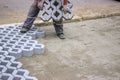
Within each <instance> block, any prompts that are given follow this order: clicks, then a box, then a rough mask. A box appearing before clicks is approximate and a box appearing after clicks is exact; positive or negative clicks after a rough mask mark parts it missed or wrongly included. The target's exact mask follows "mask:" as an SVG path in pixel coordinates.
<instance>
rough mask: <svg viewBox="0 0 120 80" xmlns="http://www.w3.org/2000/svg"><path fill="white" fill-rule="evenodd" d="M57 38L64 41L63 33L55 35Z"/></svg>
mask: <svg viewBox="0 0 120 80" xmlns="http://www.w3.org/2000/svg"><path fill="white" fill-rule="evenodd" d="M57 36H58V37H59V38H60V39H65V36H64V34H63V33H62V34H57Z"/></svg>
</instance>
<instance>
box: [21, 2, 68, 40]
mask: <svg viewBox="0 0 120 80" xmlns="http://www.w3.org/2000/svg"><path fill="white" fill-rule="evenodd" d="M49 1H50V0H49ZM61 1H62V0H61ZM43 2H44V0H34V2H33V4H32V6H31V8H30V10H29V13H28V17H27V19H26V20H25V22H24V24H23V26H22V29H21V30H20V32H21V33H26V32H27V31H29V30H30V28H31V26H32V24H33V22H34V20H35V17H37V15H38V13H39V11H40V10H42V9H43V8H44V6H43ZM63 11H64V12H65V13H66V12H68V11H69V9H68V0H64V4H63ZM53 25H54V28H55V31H56V35H57V36H58V37H59V38H60V39H65V36H64V31H63V20H62V18H61V19H60V20H59V21H55V20H53Z"/></svg>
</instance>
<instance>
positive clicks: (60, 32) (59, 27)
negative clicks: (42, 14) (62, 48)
mask: <svg viewBox="0 0 120 80" xmlns="http://www.w3.org/2000/svg"><path fill="white" fill-rule="evenodd" d="M53 25H54V28H55V31H56V34H57V36H58V37H59V38H61V39H65V37H64V31H63V20H62V19H60V20H59V21H55V20H53Z"/></svg>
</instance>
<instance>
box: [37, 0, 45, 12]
mask: <svg viewBox="0 0 120 80" xmlns="http://www.w3.org/2000/svg"><path fill="white" fill-rule="evenodd" d="M43 2H44V1H43V0H40V1H38V8H39V9H40V10H42V9H43V7H44V5H43Z"/></svg>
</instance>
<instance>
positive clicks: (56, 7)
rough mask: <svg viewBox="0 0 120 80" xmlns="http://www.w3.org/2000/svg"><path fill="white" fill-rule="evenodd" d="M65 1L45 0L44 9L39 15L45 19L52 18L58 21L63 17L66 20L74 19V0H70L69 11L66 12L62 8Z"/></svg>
mask: <svg viewBox="0 0 120 80" xmlns="http://www.w3.org/2000/svg"><path fill="white" fill-rule="evenodd" d="M63 1H64V0H44V8H43V10H42V11H40V13H39V15H38V16H39V17H40V18H41V19H42V20H43V21H49V20H50V19H54V20H56V21H58V20H60V19H61V18H64V19H66V20H70V19H72V17H73V15H74V14H73V11H72V6H73V4H72V0H68V8H69V12H68V13H64V12H63V10H62V8H63Z"/></svg>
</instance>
